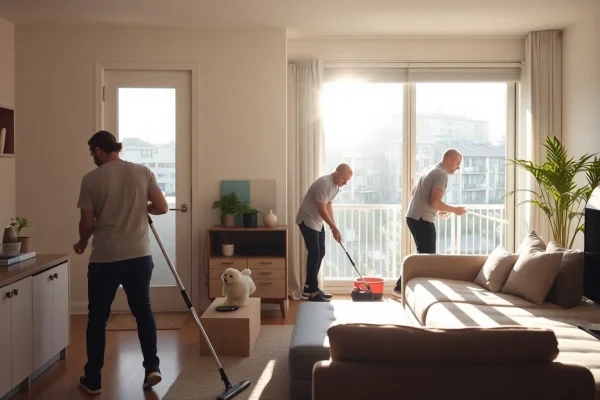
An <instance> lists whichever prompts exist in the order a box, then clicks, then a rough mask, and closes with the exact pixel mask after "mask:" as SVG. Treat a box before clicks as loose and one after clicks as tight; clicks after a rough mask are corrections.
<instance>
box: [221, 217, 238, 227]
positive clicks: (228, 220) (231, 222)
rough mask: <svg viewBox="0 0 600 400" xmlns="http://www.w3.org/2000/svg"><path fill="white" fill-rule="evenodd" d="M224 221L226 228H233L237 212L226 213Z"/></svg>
mask: <svg viewBox="0 0 600 400" xmlns="http://www.w3.org/2000/svg"><path fill="white" fill-rule="evenodd" d="M223 222H224V224H223V225H224V226H225V227H226V228H233V227H235V214H225V221H223Z"/></svg>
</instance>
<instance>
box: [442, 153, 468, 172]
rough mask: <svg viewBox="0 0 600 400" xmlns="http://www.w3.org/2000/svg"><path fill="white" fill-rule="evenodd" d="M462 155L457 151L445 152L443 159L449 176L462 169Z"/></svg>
mask: <svg viewBox="0 0 600 400" xmlns="http://www.w3.org/2000/svg"><path fill="white" fill-rule="evenodd" d="M462 159H463V157H462V154H461V153H460V151H458V150H456V149H448V150H446V151H445V152H444V156H443V157H442V165H443V166H444V169H445V170H446V172H448V173H449V174H453V173H454V172H455V171H456V170H457V169H459V168H460V163H462Z"/></svg>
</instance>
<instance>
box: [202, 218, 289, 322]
mask: <svg viewBox="0 0 600 400" xmlns="http://www.w3.org/2000/svg"><path fill="white" fill-rule="evenodd" d="M206 240H207V251H208V281H209V283H208V297H209V298H210V299H211V300H214V299H216V298H218V297H222V296H223V293H222V288H223V283H222V282H221V274H222V273H223V271H225V270H226V269H227V268H236V269H238V270H240V271H241V270H243V269H245V268H249V269H251V270H252V275H251V277H252V280H254V283H255V284H256V292H254V294H252V296H251V297H259V298H260V299H261V301H262V302H264V303H277V304H279V306H280V309H281V314H282V316H283V317H285V316H286V300H287V293H288V229H287V226H286V225H278V226H276V227H274V228H265V227H258V228H225V227H221V226H213V227H211V228H209V229H208V232H207V235H206ZM223 244H233V255H232V256H226V255H224V254H223V251H222V245H223Z"/></svg>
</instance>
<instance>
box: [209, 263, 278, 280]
mask: <svg viewBox="0 0 600 400" xmlns="http://www.w3.org/2000/svg"><path fill="white" fill-rule="evenodd" d="M227 268H230V267H227V266H222V267H217V268H213V269H211V270H210V271H209V278H210V279H221V274H222V273H223V272H225V270H226V269H227ZM236 269H237V270H239V271H241V270H243V269H244V268H236ZM251 271H252V274H251V275H250V277H251V278H252V280H254V281H256V280H257V279H260V278H263V279H264V278H269V279H272V278H280V279H284V278H285V269H281V268H256V269H251Z"/></svg>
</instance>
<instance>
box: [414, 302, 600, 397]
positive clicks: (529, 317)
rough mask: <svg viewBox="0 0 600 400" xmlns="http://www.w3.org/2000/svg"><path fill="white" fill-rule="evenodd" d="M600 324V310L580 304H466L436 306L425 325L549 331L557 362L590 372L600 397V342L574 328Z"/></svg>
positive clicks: (590, 305) (430, 311)
mask: <svg viewBox="0 0 600 400" xmlns="http://www.w3.org/2000/svg"><path fill="white" fill-rule="evenodd" d="M586 323H600V308H598V307H597V306H596V305H592V304H587V303H580V305H578V306H577V307H574V308H571V309H568V310H567V309H563V308H560V307H557V308H553V309H552V308H540V307H535V308H529V309H527V308H519V307H492V306H486V305H474V304H465V303H438V304H435V305H433V306H432V307H431V308H430V310H429V312H428V313H427V320H426V325H427V326H429V327H435V328H460V327H465V326H481V327H493V326H500V325H513V326H514V325H521V326H528V327H541V328H549V329H552V330H553V331H554V333H555V335H556V337H557V339H558V349H559V354H558V357H557V358H556V361H557V362H574V363H580V364H583V365H585V366H586V367H587V368H588V369H590V370H591V372H592V374H593V375H594V379H595V381H596V390H597V391H598V392H599V393H600V340H597V339H596V338H594V337H593V336H591V335H590V334H588V333H586V332H584V331H582V330H580V329H578V328H577V324H586Z"/></svg>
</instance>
